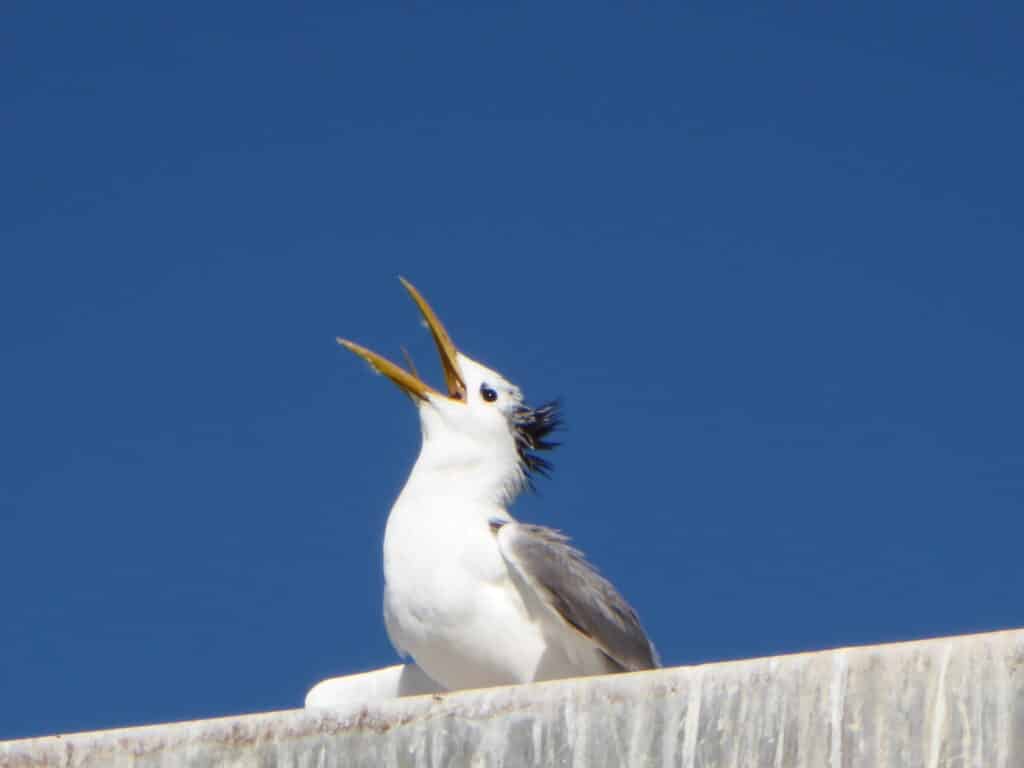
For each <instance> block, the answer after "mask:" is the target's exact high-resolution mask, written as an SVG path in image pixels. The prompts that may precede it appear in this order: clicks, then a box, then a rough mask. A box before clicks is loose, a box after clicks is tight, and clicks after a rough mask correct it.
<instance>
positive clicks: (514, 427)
mask: <svg viewBox="0 0 1024 768" xmlns="http://www.w3.org/2000/svg"><path fill="white" fill-rule="evenodd" d="M399 280H400V281H401V283H402V285H403V286H404V287H405V289H406V290H407V291H408V293H409V295H410V296H411V297H412V299H413V301H414V302H415V304H416V305H417V307H418V308H419V311H420V313H421V314H422V316H423V320H424V321H425V324H426V326H427V328H428V329H429V330H430V333H431V335H432V336H433V339H434V342H435V345H436V347H437V352H438V355H439V357H440V362H441V369H442V371H443V375H444V380H445V390H444V391H440V390H438V389H435V388H433V387H431V386H430V385H429V384H427V383H426V382H425V381H424V380H423V379H421V378H420V376H419V374H418V372H417V371H416V368H415V366H414V365H413V364H412V361H411V359H410V358H409V357H408V355H407V354H406V360H407V364H408V366H409V368H410V369H411V370H406V369H405V368H403V367H401V366H400V365H398V364H396V363H394V362H392V361H391V360H388V359H387V358H385V357H383V356H382V355H380V354H378V353H376V352H373V351H371V350H370V349H368V348H366V347H364V346H361V345H359V344H357V343H355V342H353V341H350V340H348V339H345V338H341V337H338V339H337V341H338V343H339V344H341V345H342V346H343V347H345V348H346V349H348V350H349V351H351V352H353V353H355V354H356V355H357V356H358V357H360V358H362V359H363V360H364V361H366V362H367V363H369V365H370V366H371V368H372V369H373V370H374V371H376V372H377V373H379V374H382V375H383V376H384V377H386V378H388V379H390V380H391V381H392V382H394V383H395V384H396V385H397V386H398V387H399V389H401V390H402V391H403V392H404V393H405V394H406V395H408V396H409V398H410V399H411V400H412V402H413V403H414V405H415V406H416V409H417V412H418V414H419V420H420V426H421V432H422V443H421V447H420V452H419V455H418V457H417V459H416V461H415V464H414V465H413V467H412V470H411V472H410V474H409V477H408V479H407V481H406V483H405V485H404V487H403V488H402V490H401V492H400V493H399V496H398V498H397V500H396V501H395V503H394V505H393V506H392V508H391V511H390V514H389V515H388V519H387V523H386V526H385V533H384V553H383V554H384V557H383V563H384V582H385V586H384V601H383V602H384V606H383V608H384V623H385V627H386V630H387V634H388V637H389V639H390V640H391V643H392V644H393V645H394V647H395V649H396V650H397V651H398V652H399V654H401V655H402V656H405V657H410V656H411V657H412V659H413V660H414V661H415V662H416V664H417V665H418V666H419V667H420V669H421V670H422V671H423V672H424V673H425V674H426V675H427V676H428V677H429V678H430V679H431V680H432V681H433V682H434V683H436V684H437V686H438V688H439V689H442V690H443V689H447V690H461V689H467V688H485V687H492V686H499V685H514V684H522V683H530V682H537V681H542V680H554V679H563V678H570V677H582V676H588V675H601V674H612V673H621V672H634V671H640V670H647V669H653V668H656V667H659V666H660V661H659V658H658V653H657V651H656V650H655V647H654V644H653V643H652V642H651V640H650V638H649V637H648V635H647V633H646V632H645V630H644V628H643V627H642V625H641V623H640V620H639V618H638V617H637V614H636V611H634V610H633V608H632V607H631V606H630V605H629V603H627V602H626V600H625V599H624V598H623V597H622V596H621V595H620V594H619V592H618V591H617V590H616V589H615V587H614V586H613V585H612V584H611V583H610V582H609V581H608V580H606V579H605V578H604V577H603V576H601V575H600V573H599V572H598V571H597V569H596V568H595V567H594V566H592V565H591V564H590V563H589V562H588V561H587V560H586V559H585V557H584V555H583V554H582V553H581V552H580V551H579V550H578V549H576V548H575V547H574V546H572V544H571V543H570V540H569V539H568V537H567V536H566V535H565V534H563V533H562V532H560V531H559V530H556V529H554V528H549V527H545V526H542V525H536V524H531V523H524V522H519V521H517V520H516V519H515V518H514V517H513V516H512V515H511V513H510V512H509V507H510V506H511V505H512V503H513V501H514V500H515V499H516V497H517V496H518V495H519V494H520V493H521V492H522V491H523V490H524V489H526V488H528V487H530V486H531V485H532V484H533V481H534V479H535V478H536V477H538V476H546V475H548V474H549V473H550V472H551V469H552V465H551V463H550V462H549V461H548V459H546V458H545V457H544V454H545V453H547V452H549V451H551V450H553V449H554V448H555V447H556V446H557V445H558V443H556V442H554V441H553V440H552V437H553V436H552V433H553V432H555V431H556V430H557V429H559V428H560V427H561V426H562V418H561V408H560V404H559V402H558V401H552V402H549V403H546V404H544V405H542V406H540V407H537V408H532V407H530V406H528V405H527V404H526V403H525V401H524V398H523V394H522V392H521V390H520V389H519V388H518V387H517V386H515V385H514V384H512V383H511V382H510V381H509V380H508V379H506V378H505V377H504V376H503V375H501V374H500V373H498V372H497V371H494V370H492V369H490V368H488V367H487V366H485V365H483V364H482V363H479V362H477V361H476V360H474V359H472V358H470V357H469V356H468V355H466V354H464V353H463V352H462V351H460V350H459V349H458V348H457V347H456V346H455V344H454V343H453V341H452V339H451V337H450V336H449V334H448V332H447V330H446V329H445V327H444V326H443V325H442V323H441V321H440V320H439V319H438V316H437V314H436V313H435V312H434V310H433V309H432V308H431V306H430V305H429V304H428V303H427V301H426V300H425V299H424V298H423V296H422V295H421V294H420V292H419V291H418V290H417V289H416V288H415V287H414V286H413V285H412V283H410V282H409V281H408V280H406V279H405V278H403V277H400V278H399ZM403 352H404V349H403Z"/></svg>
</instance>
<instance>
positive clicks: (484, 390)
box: [480, 384, 498, 403]
mask: <svg viewBox="0 0 1024 768" xmlns="http://www.w3.org/2000/svg"><path fill="white" fill-rule="evenodd" d="M480 397H482V398H483V399H484V400H486V401H487V402H488V403H493V402H494V401H495V400H497V399H498V393H497V392H495V391H494V390H493V389H491V388H490V387H488V386H487V385H486V384H481V385H480Z"/></svg>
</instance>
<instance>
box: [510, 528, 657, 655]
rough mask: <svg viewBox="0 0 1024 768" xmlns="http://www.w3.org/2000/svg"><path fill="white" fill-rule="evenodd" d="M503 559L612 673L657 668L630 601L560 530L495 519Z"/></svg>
mask: <svg viewBox="0 0 1024 768" xmlns="http://www.w3.org/2000/svg"><path fill="white" fill-rule="evenodd" d="M492 527H493V528H494V530H495V533H496V535H497V537H498V547H499V549H500V550H501V554H502V556H503V557H504V558H505V561H506V562H507V563H508V564H509V565H510V566H511V567H512V568H514V569H515V571H516V573H517V574H518V575H519V576H520V577H521V578H522V579H523V580H524V581H525V582H526V583H527V584H528V585H530V586H531V587H532V588H533V589H534V590H535V591H536V593H537V596H538V597H539V598H540V599H541V602H542V603H544V604H545V605H547V606H548V607H549V608H550V609H551V610H553V611H554V612H555V614H556V615H557V616H559V617H560V618H561V619H562V620H563V621H565V622H566V623H567V624H569V626H571V627H572V628H573V629H574V630H576V631H577V632H579V633H580V634H582V635H584V636H586V637H587V638H589V639H590V640H591V641H593V643H594V644H595V645H596V646H597V647H598V649H599V650H600V651H601V652H602V653H603V654H604V655H605V656H607V657H608V659H609V661H610V662H611V663H612V666H613V667H614V668H617V671H622V672H634V671H636V670H641V669H653V668H654V667H659V666H661V663H660V661H659V660H658V653H657V651H655V650H654V645H653V644H652V643H651V641H650V640H649V639H648V637H647V633H645V632H644V629H643V627H642V626H640V619H638V618H637V615H636V611H634V610H633V609H632V608H631V607H630V605H629V603H627V602H626V601H625V600H624V599H623V597H622V596H621V595H620V594H619V593H618V592H617V591H616V590H615V587H613V586H612V585H611V583H609V581H608V580H607V579H605V578H604V577H602V576H601V574H599V573H598V572H597V570H596V569H595V568H594V567H593V566H592V565H591V564H590V563H588V562H587V561H586V560H585V559H584V557H583V553H582V552H580V551H579V550H578V549H576V548H574V547H572V546H571V545H570V544H569V539H568V537H567V536H565V535H564V534H563V533H561V532H560V531H556V530H554V529H553V528H545V527H543V526H540V525H524V524H523V523H513V522H506V521H504V520H502V521H497V520H496V521H494V523H492Z"/></svg>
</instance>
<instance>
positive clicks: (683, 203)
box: [0, 2, 1024, 738]
mask: <svg viewBox="0 0 1024 768" xmlns="http://www.w3.org/2000/svg"><path fill="white" fill-rule="evenodd" d="M683 5H685V6H686V7H685V8H680V7H679V6H683ZM780 8H781V6H780ZM1022 13H1024V12H1022V11H1021V10H1020V6H1019V4H1013V3H1006V4H1004V5H1002V6H1000V5H999V4H991V3H983V4H974V3H966V2H963V3H939V4H935V3H900V4H897V5H895V6H894V5H892V4H890V3H868V4H856V6H855V7H854V6H853V5H852V4H847V5H846V6H843V7H837V6H834V5H830V6H828V10H824V7H823V6H820V5H816V4H803V5H799V6H793V5H787V6H786V10H777V11H766V10H751V9H749V8H744V7H743V6H738V5H731V4H728V3H724V4H723V3H700V4H661V3H653V4H648V3H630V4H622V7H619V6H606V5H600V4H593V3H583V4H578V5H573V4H554V5H552V4H550V3H526V4H521V5H520V6H519V7H518V8H516V9H510V8H505V7H489V6H481V5H479V4H476V3H471V4H466V6H465V7H455V6H437V5H432V4H421V3H415V2H405V3H402V4H397V5H393V6H390V7H380V4H371V5H368V6H366V7H358V6H356V5H354V4H344V3H307V4H303V5H302V6H301V8H300V6H296V5H286V4H280V5H266V4H258V3H257V4H252V3H238V4H230V3H217V4H212V5H211V4H198V3H197V4H193V3H184V4H174V5H168V6H161V7H156V6H153V5H152V4H145V3H143V4H139V3H127V2H111V3H103V4H100V5H96V4H88V3H57V4H41V3H27V2H25V3H7V4H5V5H4V8H3V10H2V11H0V93H2V94H3V95H2V101H0V122H2V126H3V131H2V136H3V141H2V144H0V167H2V169H3V170H2V180H0V195H2V199H0V333H2V349H3V362H2V370H0V435H2V437H0V604H2V623H0V738H10V737H15V736H27V735H34V734H44V733H52V732H60V731H69V730H79V729H92V728H107V727H113V726H119V725H128V724H137V723H146V722H157V721H167V720H179V719H189V718H202V717H211V716H217V715H225V714H230V713H239V712H254V711H260V710H269V709H281V708H290V707H296V706H300V705H301V702H302V698H303V696H304V694H305V692H306V690H307V689H308V688H309V686H311V685H312V684H313V683H315V682H316V681H317V680H320V679H322V678H324V677H327V676H331V675H336V674H342V673H347V672H355V671H359V670H363V669H368V668H372V667H377V666H383V665H386V664H391V663H394V662H395V661H396V656H395V654H394V652H393V651H392V649H391V648H390V646H389V645H388V642H387V639H386V637H385V634H384V629H383V626H382V622H381V618H380V591H381V575H380V571H381V564H380V541H381V536H382V532H383V525H384V520H385V517H386V515H387V512H388V509H389V507H390V505H391V502H392V501H393V499H394V497H395V495H396V494H397V492H398V490H399V489H400V487H401V485H402V483H403V480H404V478H405V476H406V473H407V472H408V469H409V467H410V466H411V464H412V462H413V460H414V458H415V455H416V451H417V449H418V441H419V434H418V425H417V421H416V417H415V414H414V411H413V409H412V408H411V407H410V406H409V404H408V403H407V401H406V400H405V399H404V398H403V397H402V396H401V395H400V394H399V393H398V392H397V390H395V388H394V387H392V386H391V385H389V384H388V383H387V382H385V381H384V380H383V379H381V378H379V377H374V376H371V375H370V374H369V373H368V371H367V368H366V366H365V365H364V364H362V363H360V362H359V361H358V360H356V359H355V358H354V357H353V356H352V355H351V354H348V353H347V352H344V351H343V350H341V349H339V348H338V347H337V346H336V345H335V343H334V337H335V335H339V334H341V335H345V336H348V337H350V338H353V339H356V340H358V341H360V342H362V343H365V344H367V345H369V346H371V347H372V348H374V349H377V350H379V351H381V352H385V353H387V354H392V355H397V354H398V349H399V346H400V345H406V346H408V347H409V349H410V350H411V352H412V354H413V355H414V357H415V358H416V359H417V360H418V361H419V363H420V365H421V368H424V369H427V370H428V371H429V372H430V374H431V376H432V377H433V380H434V381H435V382H439V381H440V374H439V373H438V371H437V369H436V364H434V362H433V360H434V352H433V348H432V345H431V341H430V338H429V335H428V334H427V333H426V332H425V331H424V330H423V329H422V328H421V327H420V325H419V323H418V321H417V315H416V311H415V308H414V307H413V305H412V303H411V302H410V301H409V300H408V298H407V297H406V296H405V295H404V292H403V290H402V288H401V286H400V285H399V283H398V282H397V280H396V279H395V278H396V275H398V274H403V275H406V276H407V277H409V278H410V279H411V280H412V281H413V282H415V283H416V284H417V285H418V286H419V287H420V288H421V289H422V291H423V292H424V293H425V295H426V296H427V297H428V298H429V299H430V301H431V302H432V303H433V304H434V305H435V307H436V308H437V310H438V312H439V313H440V315H441V317H442V318H443V319H444V320H445V322H446V323H447V325H448V327H449V329H450V330H451V332H452V334H453V336H454V337H455V339H456V341H457V342H458V343H459V344H460V345H461V346H462V347H463V348H464V349H465V350H466V351H467V352H468V353H469V354H470V355H473V356H475V357H477V358H479V359H481V360H482V361H483V362H485V363H487V364H489V365H491V366H493V367H495V368H497V369H499V370H501V371H502V372H503V373H505V374H506V375H507V376H509V377H510V378H511V379H512V380H514V381H516V382H517V383H519V384H520V385H521V386H522V387H523V388H524V389H525V391H526V394H527V396H528V398H530V399H531V400H532V401H533V402H539V401H542V400H546V399H550V398H552V397H555V396H562V397H563V398H564V400H565V404H566V409H567V418H568V424H569V429H568V431H567V432H566V433H565V434H564V435H563V436H562V437H563V440H564V446H563V447H562V448H561V449H560V450H559V451H558V453H557V454H556V455H555V456H554V459H555V461H556V471H555V474H554V476H553V478H552V479H551V480H550V481H545V482H542V483H541V484H540V492H541V493H540V495H539V496H536V497H530V498H525V499H523V500H522V501H521V502H520V503H519V504H518V505H517V507H516V510H515V512H516V513H517V514H518V515H519V516H520V517H522V518H524V519H528V520H531V521H536V522H542V523H544V524H548V525H554V526H557V527H560V528H562V529H564V530H566V531H567V532H568V533H570V534H571V535H572V536H573V537H574V538H575V541H576V542H577V543H578V544H579V546H581V547H582V548H583V549H584V550H585V551H586V552H587V553H588V554H589V555H590V557H591V559H592V560H594V561H595V562H596V563H597V564H598V565H599V566H600V567H601V569H602V570H603V571H604V572H605V573H606V574H607V575H608V576H609V577H610V578H611V579H612V580H613V581H614V582H615V583H616V584H617V585H618V586H619V587H620V588H621V590H622V591H623V592H624V594H625V595H626V596H627V597H628V598H629V599H630V600H631V601H632V602H633V603H634V604H635V606H636V607H637V609H638V610H639V612H640V615H641V617H642V619H643V620H644V622H645V624H646V626H647V627H648V629H649V630H650V632H651V634H652V635H653V637H654V639H655V641H656V643H657V645H658V647H659V649H660V651H661V653H662V655H663V657H664V659H665V661H666V663H668V664H672V665H675V664H693V663H699V662H704V661H708V660H715V659H730V658H738V657H749V656H758V655H764V654H777V653H788V652H793V651H802V650H807V649H816V648H827V647H831V646H837V645H847V644H859V643H875V642H884V641H892V640H901V639H907V638H917V637H924V636H932V635H944V634H952V633H963V632H973V631H980V630H989V629H997V628H1005V627H1013V626H1021V625H1024V607H1022V602H1021V595H1022V594H1024V558H1022V556H1021V546H1022V545H1021V542H1022V541H1024V515H1022V506H1024V445H1022V439H1024V438H1022V435H1024V397H1022V394H1021V393H1022V392H1024V302H1022V294H1024V262H1022V258H1024V231H1022V223H1021V222H1022V219H1021V213H1022V211H1024V192H1022V184H1021V179H1022V178H1024V153H1022V149H1021V137H1022V136H1024V98H1022V93H1021V83H1022V82H1024V66H1022V65H1024V54H1022V52H1021V47H1020V37H1019V35H1020V29H1021V28H1022V25H1024V18H1022Z"/></svg>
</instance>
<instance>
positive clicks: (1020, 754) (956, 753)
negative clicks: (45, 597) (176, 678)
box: [0, 630, 1024, 768]
mask: <svg viewBox="0 0 1024 768" xmlns="http://www.w3.org/2000/svg"><path fill="white" fill-rule="evenodd" d="M469 763H472V764H474V765H506V766H519V765H523V766H533V765H567V766H588V767H589V766H620V765H683V766H738V767H739V766H742V768H749V767H750V766H787V767H792V768H801V767H804V766H806V767H807V768H812V767H813V768H823V767H826V766H827V767H829V768H859V767H860V766H864V767H865V768H867V767H868V766H870V767H871V768H875V767H876V766H921V767H922V768H939V767H945V766H950V767H952V766H958V767H959V766H984V768H1021V766H1024V630H1015V631H1009V632H995V633H991V634H984V635H972V636H964V637H954V638H944V639H938V640H926V641H920V642H912V643H901V644H895V645H880V646H870V647H865V648H849V649H841V650H836V651H824V652H820V653H807V654H800V655H795V656H781V657H775V658H766V659H756V660H752V661H741V662H729V663H722V664H709V665H706V666H702V667H679V668H676V669H666V670H659V671H655V672H642V673H637V674H632V675H620V676H611V677H599V678H587V679H579V680H566V681H558V682H552V683H542V684H538V685H530V686H520V687H512V688H493V689H490V690H480V691H464V692H461V693H453V694H445V695H443V696H437V695H431V696H420V697H414V698H406V699H393V700H389V701H377V702H374V703H370V704H356V705H350V706H348V707H346V708H343V709H339V710H326V709H323V710H305V711H302V710H299V711H289V712H277V713H269V714H262V715H247V716H244V717H235V718H225V719H221V720H206V721H197V722H191V723H176V724H171V725H157V726H147V727H144V728H129V729H124V730H116V731H103V732H96V733H82V734H75V735H71V736H51V737H46V738H39V739H26V740H23V741H10V742H5V743H0V766H4V768H8V767H9V768H21V767H22V766H43V765H47V766H49V765H54V766H67V767H68V768H73V767H76V766H83V767H85V766H114V767H115V768H116V767H117V766H197V767H198V766H213V765H216V766H243V765H244V766H254V765H260V766H271V765H282V766H379V765H405V766H420V765H436V766H441V765H464V764H469Z"/></svg>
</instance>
